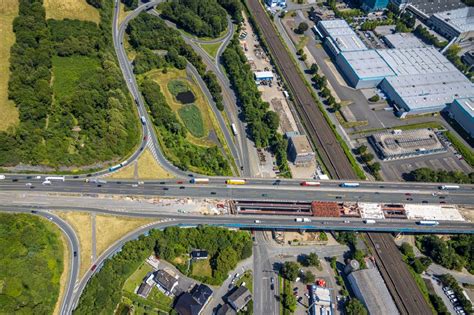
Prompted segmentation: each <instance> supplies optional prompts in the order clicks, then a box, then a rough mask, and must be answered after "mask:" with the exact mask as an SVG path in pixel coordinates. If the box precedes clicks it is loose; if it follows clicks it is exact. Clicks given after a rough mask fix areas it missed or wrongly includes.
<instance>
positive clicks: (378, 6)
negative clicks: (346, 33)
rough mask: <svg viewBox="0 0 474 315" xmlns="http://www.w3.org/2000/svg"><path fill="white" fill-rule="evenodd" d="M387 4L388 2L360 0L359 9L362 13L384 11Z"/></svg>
mask: <svg viewBox="0 0 474 315" xmlns="http://www.w3.org/2000/svg"><path fill="white" fill-rule="evenodd" d="M388 2H389V1H388V0H362V5H361V7H362V10H364V11H378V10H383V9H385V8H386V7H387V5H388Z"/></svg>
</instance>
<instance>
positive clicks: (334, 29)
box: [316, 20, 367, 56]
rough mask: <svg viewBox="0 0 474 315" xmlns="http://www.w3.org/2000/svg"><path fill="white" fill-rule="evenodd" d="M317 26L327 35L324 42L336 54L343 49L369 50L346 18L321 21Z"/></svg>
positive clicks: (323, 34)
mask: <svg viewBox="0 0 474 315" xmlns="http://www.w3.org/2000/svg"><path fill="white" fill-rule="evenodd" d="M316 28H317V30H318V32H319V33H320V34H321V35H322V36H323V37H325V39H324V44H325V45H326V47H327V48H328V49H329V50H330V51H331V52H332V54H333V55H334V56H337V55H338V54H339V53H340V52H341V51H356V50H367V46H365V44H364V43H363V42H362V40H361V39H360V38H359V37H358V36H357V34H356V33H355V32H354V30H353V29H352V28H351V27H350V26H349V24H347V22H346V21H345V20H327V21H319V22H318V24H317V25H316Z"/></svg>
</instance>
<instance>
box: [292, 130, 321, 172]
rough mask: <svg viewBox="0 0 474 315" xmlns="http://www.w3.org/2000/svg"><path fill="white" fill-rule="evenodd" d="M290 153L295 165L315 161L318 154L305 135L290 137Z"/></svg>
mask: <svg viewBox="0 0 474 315" xmlns="http://www.w3.org/2000/svg"><path fill="white" fill-rule="evenodd" d="M288 155H289V158H290V160H291V161H293V163H294V164H295V165H308V164H310V163H311V162H313V161H314V158H315V156H316V154H315V153H314V151H313V149H312V148H311V144H310V143H309V141H308V137H306V136H305V135H295V136H292V137H289V140H288Z"/></svg>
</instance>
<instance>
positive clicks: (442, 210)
mask: <svg viewBox="0 0 474 315" xmlns="http://www.w3.org/2000/svg"><path fill="white" fill-rule="evenodd" d="M405 211H406V214H407V217H408V219H411V220H450V221H464V218H463V217H462V215H461V214H460V213H459V211H458V209H457V208H456V206H451V205H434V204H433V205H420V204H406V205H405Z"/></svg>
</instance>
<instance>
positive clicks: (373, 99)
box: [369, 94, 380, 103]
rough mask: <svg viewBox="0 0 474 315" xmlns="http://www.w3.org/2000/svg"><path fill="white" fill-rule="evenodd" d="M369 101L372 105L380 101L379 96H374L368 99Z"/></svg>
mask: <svg viewBox="0 0 474 315" xmlns="http://www.w3.org/2000/svg"><path fill="white" fill-rule="evenodd" d="M369 101H370V102H373V103H375V102H378V101H380V96H379V95H378V94H374V96H372V97H371V98H369Z"/></svg>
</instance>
